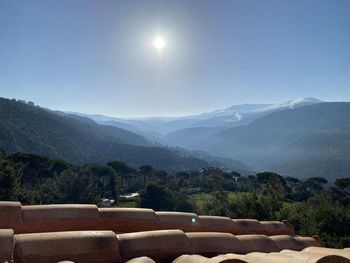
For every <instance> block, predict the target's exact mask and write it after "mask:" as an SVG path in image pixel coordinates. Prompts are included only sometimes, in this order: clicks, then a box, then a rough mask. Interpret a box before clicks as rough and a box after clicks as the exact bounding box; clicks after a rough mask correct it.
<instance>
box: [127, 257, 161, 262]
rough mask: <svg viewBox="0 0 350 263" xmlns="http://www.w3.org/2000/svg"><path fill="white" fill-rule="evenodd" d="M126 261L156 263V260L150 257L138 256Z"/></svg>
mask: <svg viewBox="0 0 350 263" xmlns="http://www.w3.org/2000/svg"><path fill="white" fill-rule="evenodd" d="M126 263H156V262H155V261H154V260H153V259H151V258H149V257H138V258H134V259H131V260H129V261H127V262H126Z"/></svg>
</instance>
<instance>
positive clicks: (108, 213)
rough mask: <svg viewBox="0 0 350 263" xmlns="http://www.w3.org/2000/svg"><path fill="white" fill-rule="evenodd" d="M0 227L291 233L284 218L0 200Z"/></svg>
mask: <svg viewBox="0 0 350 263" xmlns="http://www.w3.org/2000/svg"><path fill="white" fill-rule="evenodd" d="M0 228H2V229H5V228H11V229H14V231H15V233H16V234H20V233H35V232H54V231H75V230H113V231H114V232H116V233H128V232H137V231H148V230H161V229H180V230H183V231H185V232H226V233H231V234H236V235H242V234H264V235H268V236H271V235H282V234H287V235H294V234H295V232H294V229H293V227H292V226H291V225H290V224H289V223H288V221H282V222H279V221H257V220H254V219H230V218H228V217H219V216H198V215H196V214H193V213H182V212H155V211H154V210H152V209H142V208H97V206H95V205H33V206H22V205H21V203H18V202H1V201H0Z"/></svg>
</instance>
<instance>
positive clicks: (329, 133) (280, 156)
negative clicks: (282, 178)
mask: <svg viewBox="0 0 350 263" xmlns="http://www.w3.org/2000/svg"><path fill="white" fill-rule="evenodd" d="M80 115H81V114H80ZM84 116H87V117H90V118H92V119H94V120H95V121H97V122H98V123H101V124H103V123H109V124H111V125H115V126H121V125H124V127H125V128H126V129H129V130H132V131H134V132H135V133H138V134H141V135H143V136H144V137H147V138H148V139H151V140H154V141H158V142H161V143H163V144H168V145H172V146H174V145H177V146H181V147H185V148H187V149H191V150H201V151H206V152H209V153H210V154H213V155H215V156H222V157H226V158H233V159H236V160H240V161H243V162H245V163H247V164H248V166H249V167H253V168H255V169H256V170H259V171H260V170H273V171H276V172H280V173H283V174H284V175H291V176H296V177H310V176H323V177H326V178H328V179H334V178H338V177H346V176H349V175H350V157H349V156H350V103H346V102H322V101H320V100H318V99H315V98H302V99H297V100H291V101H287V102H283V103H277V104H242V105H234V106H231V107H228V108H225V109H221V110H217V111H213V112H208V113H203V114H199V115H192V116H184V117H172V118H165V117H154V118H140V119H129V120H124V119H115V118H110V117H106V116H101V115H99V116H96V115H94V116H90V115H84ZM127 125H130V126H129V127H127Z"/></svg>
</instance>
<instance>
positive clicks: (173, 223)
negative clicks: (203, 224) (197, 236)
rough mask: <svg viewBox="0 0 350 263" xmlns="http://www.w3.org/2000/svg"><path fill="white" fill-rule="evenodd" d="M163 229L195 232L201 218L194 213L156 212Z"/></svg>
mask: <svg viewBox="0 0 350 263" xmlns="http://www.w3.org/2000/svg"><path fill="white" fill-rule="evenodd" d="M156 215H157V216H158V219H159V223H160V228H161V229H181V230H182V231H185V232H194V231H196V228H197V226H198V223H199V218H198V216H197V215H196V214H194V213H184V212H163V211H160V212H156Z"/></svg>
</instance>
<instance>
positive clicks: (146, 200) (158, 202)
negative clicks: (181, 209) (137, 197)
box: [141, 184, 175, 211]
mask: <svg viewBox="0 0 350 263" xmlns="http://www.w3.org/2000/svg"><path fill="white" fill-rule="evenodd" d="M174 206H175V201H174V198H173V195H172V193H171V192H170V190H168V189H165V188H164V187H162V186H159V185H157V184H149V185H148V186H147V188H146V190H145V191H144V192H143V193H141V207H145V208H152V209H154V210H157V211H160V210H173V209H174Z"/></svg>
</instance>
